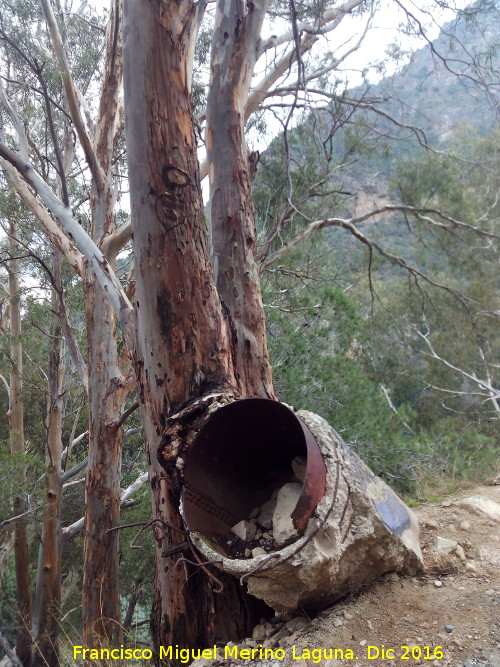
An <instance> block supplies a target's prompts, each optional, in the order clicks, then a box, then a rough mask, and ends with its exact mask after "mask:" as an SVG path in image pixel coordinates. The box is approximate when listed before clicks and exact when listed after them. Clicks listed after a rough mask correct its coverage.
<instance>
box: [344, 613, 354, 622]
mask: <svg viewBox="0 0 500 667" xmlns="http://www.w3.org/2000/svg"><path fill="white" fill-rule="evenodd" d="M344 618H345V620H346V621H352V620H353V618H354V616H353V615H352V614H350V613H349V612H348V611H344Z"/></svg>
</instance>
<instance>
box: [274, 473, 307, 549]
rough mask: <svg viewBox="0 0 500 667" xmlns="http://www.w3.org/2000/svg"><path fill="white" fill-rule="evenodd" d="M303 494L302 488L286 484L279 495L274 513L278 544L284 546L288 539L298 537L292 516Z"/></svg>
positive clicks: (275, 533)
mask: <svg viewBox="0 0 500 667" xmlns="http://www.w3.org/2000/svg"><path fill="white" fill-rule="evenodd" d="M301 493H302V486H301V485H300V484H296V483H295V482H289V483H288V484H285V485H284V486H282V487H281V489H280V491H279V493H278V498H277V501H276V507H275V509H274V513H273V534H274V539H275V540H276V542H277V544H283V543H284V542H286V541H287V540H288V539H290V538H293V537H296V536H297V530H296V529H295V526H294V525H293V521H292V516H291V515H292V512H293V510H294V509H295V506H296V505H297V501H298V499H299V496H300V494H301Z"/></svg>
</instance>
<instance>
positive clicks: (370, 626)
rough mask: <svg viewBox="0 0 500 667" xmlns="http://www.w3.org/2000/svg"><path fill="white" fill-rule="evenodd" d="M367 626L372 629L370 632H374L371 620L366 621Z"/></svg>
mask: <svg viewBox="0 0 500 667" xmlns="http://www.w3.org/2000/svg"><path fill="white" fill-rule="evenodd" d="M366 625H367V626H368V627H369V628H370V630H373V623H372V622H371V621H370V619H368V620H367V621H366Z"/></svg>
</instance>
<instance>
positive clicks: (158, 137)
mask: <svg viewBox="0 0 500 667" xmlns="http://www.w3.org/2000/svg"><path fill="white" fill-rule="evenodd" d="M196 23H197V22H196V5H195V4H194V3H192V2H189V1H187V0H181V2H179V3H165V2H163V1H162V0H153V1H152V2H145V1H144V0H142V1H138V0H125V2H124V85H125V110H126V117H125V119H126V134H127V154H128V161H129V174H130V191H131V202H132V225H133V230H134V256H135V262H136V301H135V304H134V305H135V309H136V312H137V332H136V350H135V353H134V357H135V358H134V364H135V368H136V376H137V382H138V394H139V400H140V410H141V417H142V421H143V428H144V436H145V444H146V450H147V456H148V463H149V473H150V483H151V490H152V505H153V517H154V518H155V519H158V520H159V522H158V524H157V525H156V530H155V539H156V543H157V550H156V574H155V591H156V599H155V603H154V608H153V616H152V628H153V636H154V643H155V645H156V647H157V648H158V647H159V645H161V644H163V645H169V644H172V645H174V644H175V643H177V644H182V645H184V646H186V645H187V646H207V645H208V644H210V643H213V641H227V640H229V639H235V638H236V637H238V636H242V635H244V634H245V632H247V631H248V629H249V622H250V621H249V619H250V617H251V613H248V614H245V613H240V611H241V610H243V609H244V608H245V606H249V607H251V606H252V603H251V602H250V601H249V600H248V598H247V597H246V594H245V593H244V592H243V589H241V587H240V586H239V584H238V582H236V581H235V580H233V579H231V578H225V580H224V584H225V587H224V592H223V593H222V594H220V593H219V594H218V593H216V592H215V590H214V589H217V588H218V584H212V582H211V580H209V579H207V578H205V577H204V575H203V574H200V572H196V568H194V569H193V568H192V567H191V566H190V565H189V564H188V563H186V562H179V558H180V556H179V554H176V555H172V556H169V557H165V558H162V556H161V554H162V552H163V551H165V550H166V549H168V548H169V547H171V546H172V545H173V544H178V543H181V542H183V541H184V540H185V537H184V529H183V525H182V520H181V517H180V515H179V500H180V490H181V487H180V479H179V475H178V471H177V470H176V467H175V464H173V463H172V461H170V462H169V461H163V465H160V463H159V461H158V455H157V451H158V448H159V447H160V445H161V444H162V442H163V440H164V432H165V429H166V428H167V426H168V417H169V415H171V414H173V413H174V412H177V411H178V410H179V409H180V408H181V407H182V406H183V405H184V404H189V403H191V402H192V401H193V400H195V399H196V398H197V397H199V396H202V395H205V394H209V393H211V392H213V391H218V390H222V389H224V388H227V387H228V386H234V385H235V379H234V375H233V370H232V362H233V360H232V357H231V354H230V344H229V338H228V332H227V326H226V317H225V313H224V311H223V308H222V306H221V303H220V300H219V296H218V293H217V290H216V287H215V283H214V278H213V272H212V267H211V263H210V259H209V252H208V239H207V233H206V222H205V217H204V212H203V201H202V196H201V189H200V181H199V165H198V160H197V155H196V141H195V136H194V131H193V121H192V107H191V95H190V93H191V91H190V87H191V69H192V56H193V40H194V36H195V33H196V27H197V25H196ZM174 458H175V457H174ZM195 609H196V614H193V610H195ZM236 610H238V611H236ZM251 620H254V619H253V618H251Z"/></svg>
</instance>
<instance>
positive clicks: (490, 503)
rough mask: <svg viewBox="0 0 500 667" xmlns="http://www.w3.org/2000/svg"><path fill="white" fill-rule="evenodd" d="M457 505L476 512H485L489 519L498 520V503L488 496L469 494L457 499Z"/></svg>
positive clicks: (499, 511)
mask: <svg viewBox="0 0 500 667" xmlns="http://www.w3.org/2000/svg"><path fill="white" fill-rule="evenodd" d="M457 505H459V506H460V507H466V508H467V509H471V510H472V511H473V512H475V513H476V514H486V516H487V517H489V518H490V519H493V520H494V521H499V522H500V504H499V503H496V502H495V501H494V500H490V499H489V498H483V497H481V496H469V497H468V498H463V499H462V500H460V501H458V503H457Z"/></svg>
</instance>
